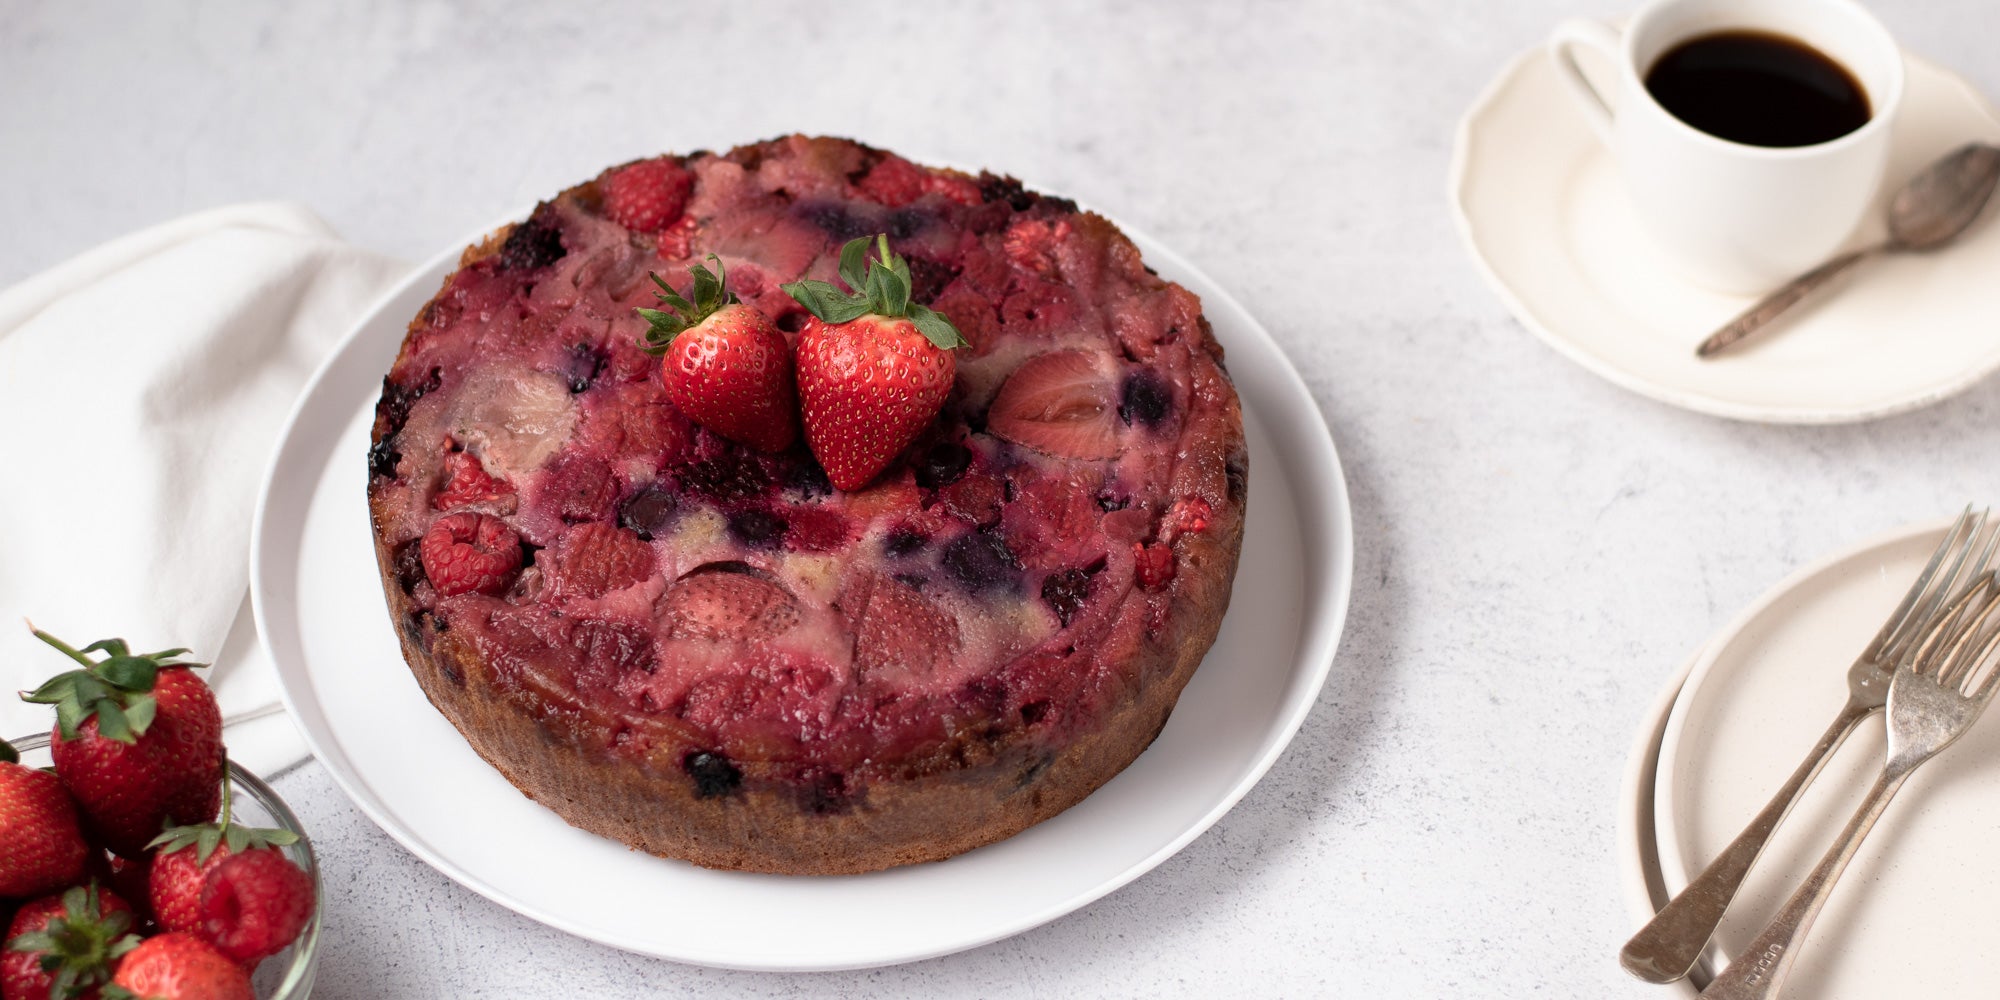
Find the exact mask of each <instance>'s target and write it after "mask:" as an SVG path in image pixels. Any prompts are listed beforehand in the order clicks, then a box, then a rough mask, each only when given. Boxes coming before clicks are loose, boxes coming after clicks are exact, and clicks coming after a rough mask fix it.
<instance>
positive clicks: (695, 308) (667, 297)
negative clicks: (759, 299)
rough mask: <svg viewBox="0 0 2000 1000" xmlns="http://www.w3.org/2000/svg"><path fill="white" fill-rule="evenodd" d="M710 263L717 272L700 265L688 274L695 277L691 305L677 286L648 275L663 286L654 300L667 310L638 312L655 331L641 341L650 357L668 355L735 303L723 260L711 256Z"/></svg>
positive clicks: (648, 332)
mask: <svg viewBox="0 0 2000 1000" xmlns="http://www.w3.org/2000/svg"><path fill="white" fill-rule="evenodd" d="M708 259H709V260H712V261H714V262H715V270H714V271H710V270H709V269H708V268H705V267H703V266H701V265H700V264H696V265H694V266H692V267H690V268H688V273H689V274H692V275H694V287H693V288H691V289H689V290H688V294H689V295H692V296H693V297H694V301H692V302H690V301H688V300H687V299H686V298H683V297H682V296H681V294H680V293H679V292H676V291H674V286H672V285H669V284H667V283H666V281H665V280H664V279H662V278H661V277H660V276H659V275H658V274H656V273H654V272H651V271H648V272H647V273H646V277H649V278H651V279H653V284H655V285H658V286H660V290H659V291H657V292H654V293H653V297H654V298H657V299H659V300H660V304H661V305H663V306H666V308H665V309H646V308H643V307H641V308H639V309H637V310H635V311H636V312H638V314H639V315H641V316H644V317H646V322H648V323H651V324H652V327H651V328H650V329H648V330H647V331H646V332H645V333H644V334H641V335H640V337H639V349H640V350H643V351H645V352H646V353H647V354H665V353H666V351H667V345H669V344H672V343H673V342H674V338H675V337H678V336H680V335H681V333H682V332H684V331H687V330H691V329H693V328H695V327H697V326H700V325H701V322H702V320H705V319H707V318H709V317H710V316H713V315H715V313H716V311H717V310H719V309H721V308H722V307H723V306H726V305H732V304H734V303H735V302H736V296H735V294H733V293H731V292H730V291H729V289H727V288H725V287H723V284H722V278H723V271H722V258H720V257H717V256H716V255H714V254H709V255H708Z"/></svg>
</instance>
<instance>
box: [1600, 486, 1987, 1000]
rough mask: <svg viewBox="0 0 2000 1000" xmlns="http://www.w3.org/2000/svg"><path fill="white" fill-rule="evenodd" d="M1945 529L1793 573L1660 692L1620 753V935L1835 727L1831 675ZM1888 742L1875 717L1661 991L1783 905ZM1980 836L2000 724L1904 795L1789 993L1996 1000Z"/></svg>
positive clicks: (1829, 997) (1847, 882) (1842, 694)
mask: <svg viewBox="0 0 2000 1000" xmlns="http://www.w3.org/2000/svg"><path fill="white" fill-rule="evenodd" d="M1947 524H1948V521H1942V520H1941V521H1936V522H1928V523H1924V524H1920V525H1913V526H1910V527H1908V528H1904V529H1902V530H1899V531H1895V532H1892V533H1890V534H1887V535H1883V536H1881V537H1879V538H1875V539H1871V540H1869V541H1867V542H1864V543H1862V544H1860V545H1857V546H1854V547H1853V548H1850V549H1847V550H1845V551H1842V552H1839V553H1837V554H1835V555H1833V556H1830V557H1828V558H1826V559H1824V560H1821V561H1820V562H1817V563H1815V564H1813V565H1811V566H1808V567H1806V568H1804V569H1802V570H1800V571H1798V572H1797V573H1794V574H1793V575H1792V576H1791V577H1789V578H1788V579H1786V580H1784V581H1783V582H1781V583H1779V584H1778V585H1777V586H1775V587H1773V588H1772V589H1771V590H1770V591H1768V592H1767V593H1765V594H1764V596H1763V597H1761V598H1760V599H1758V601H1757V602H1756V603H1754V604H1752V605H1751V606H1750V607H1749V608H1748V609H1747V610H1745V611H1744V612H1743V613H1742V614H1741V615H1739V616H1738V617H1737V618H1736V620H1735V621H1733V622H1731V623H1729V624H1728V625H1727V626H1725V627H1724V628H1723V629H1722V630H1721V631H1720V632H1718V633H1717V634H1716V635H1715V636H1713V637H1711V638H1710V639H1709V641H1708V642H1707V643H1705V644H1704V645H1703V647H1702V649H1701V651H1699V652H1697V653H1696V654H1695V655H1694V657H1693V658H1692V659H1691V660H1689V662H1688V663H1687V664H1686V666H1684V667H1683V668H1682V669H1681V670H1680V671H1679V672H1678V673H1677V675H1676V676H1675V677H1674V678H1673V679H1672V681H1670V682H1669V684H1668V685H1667V687H1666V689H1665V690H1664V691H1663V692H1662V693H1661V697H1660V699H1659V701H1658V703H1657V704H1656V705H1655V707H1654V709H1653V711H1652V712H1651V713H1649V715H1648V717H1647V719H1646V721H1645V723H1644V725H1643V726H1642V727H1641V729H1640V732H1639V733H1638V735H1637V737H1636V739H1635V742H1634V745H1633V750H1632V755H1631V759H1630V762H1629V764H1628V766H1627V770H1626V776H1625V784H1624V788H1623V803H1622V807H1621V810H1620V830H1619V861H1620V868H1621V874H1622V876H1623V883H1624V886H1623V887H1624V891H1625V895H1626V900H1627V902H1628V904H1629V906H1630V909H1631V916H1632V920H1633V927H1634V928H1635V929H1636V928H1637V927H1638V925H1639V924H1640V923H1642V922H1643V921H1644V920H1645V919H1646V918H1648V917H1650V916H1651V915H1652V914H1653V913H1654V912H1655V911H1656V910H1657V909H1658V907H1659V906H1661V905H1663V904H1664V902H1665V901H1666V899H1667V898H1668V897H1669V894H1671V893H1673V892H1676V891H1678V890H1679V889H1680V888H1681V887H1683V886H1685V885H1686V884H1687V883H1688V881H1689V880H1690V879H1691V878H1693V877H1694V876H1695V875H1696V874H1699V872H1700V871H1701V869H1702V867H1703V866H1705V865H1707V864H1708V862H1709V860H1710V859H1711V858H1713V857H1714V856H1715V855H1716V854H1717V853H1719V852H1720V851H1721V849H1722V847H1723V846H1724V845H1725V844H1727V843H1728V842H1729V841H1730V840H1731V839H1733V838H1734V837H1735V836H1736V834H1737V833H1738V832H1739V831H1740V830H1741V829H1742V827H1743V825H1744V824H1745V823H1746V822H1748V821H1749V819H1750V817H1752V816H1753V815H1755V814H1756V813H1757V811H1758V810H1759V809H1761V808H1762V807H1763V805H1764V803H1765V802H1766V801H1768V799H1769V797H1770V795H1771V793H1772V792H1773V791H1774V790H1776V789H1777V787H1778V786H1779V785H1780V784H1782V783H1783V782H1784V780H1785V778H1786V776H1788V775H1789V774H1790V773H1791V771H1792V769H1793V768H1795V767H1797V766H1798V764H1799V761H1800V760H1801V759H1803V757H1804V756H1805V753H1806V751H1807V750H1808V749H1809V748H1810V747H1811V746H1812V745H1813V743H1814V741H1815V740H1817V739H1818V738H1819V735H1820V734H1821V733H1822V732H1823V731H1824V730H1825V728H1826V726H1827V724H1828V723H1830V722H1832V721H1833V718H1834V716H1835V715H1836V714H1838V712H1839V711H1840V708H1841V706H1842V705H1843V704H1844V703H1845V702H1846V698H1847V685H1846V672H1847V668H1848V666H1849V665H1850V664H1852V663H1853V662H1854V659H1855V657H1856V656H1857V655H1858V654H1859V653H1860V652H1861V650H1862V649H1863V648H1864V647H1865V646H1866V645H1867V644H1868V641H1869V640H1870V639H1872V638H1873V637H1874V634H1875V632H1876V631H1877V630H1878V629H1880V628H1881V625H1882V622H1883V621H1884V619H1886V618H1887V617H1888V615H1889V613H1890V612H1891V611H1892V610H1894V608H1895V607H1896V605H1897V603H1898V602H1899V601H1900V600H1901V599H1902V596H1903V594H1904V592H1905V591H1906V590H1908V589H1909V585H1910V583H1911V582H1912V581H1913V580H1915V579H1916V577H1917V574H1918V573H1919V572H1920V571H1921V570H1922V568H1923V565H1924V562H1925V560H1926V559H1928V558H1929V556H1930V553H1931V552H1932V550H1934V549H1935V548H1936V547H1937V545H1938V543H1939V542H1940V541H1942V539H1943V537H1944V532H1945V529H1946V526H1947ZM1885 746H1886V745H1885V741H1884V737H1883V724H1882V718H1881V715H1880V713H1878V714H1877V715H1876V716H1874V717H1871V718H1869V719H1867V720H1865V721H1863V723H1862V724H1861V726H1860V728H1858V729H1857V730H1856V731H1855V732H1854V734H1853V735H1852V736H1851V737H1850V738H1849V739H1848V741H1847V743H1846V744H1845V745H1843V746H1842V747H1841V748H1840V749H1839V750H1838V751H1836V752H1835V754H1834V755H1833V758H1832V759H1831V760H1830V761H1829V762H1828V763H1827V765H1826V768H1825V770H1823V771H1822V772H1821V773H1820V775H1819V777H1818V778H1817V779H1815V781H1814V782H1813V784H1812V785H1811V786H1810V787H1809V788H1808V789H1807V790H1806V792H1805V794H1804V796H1803V797H1802V798H1801V799H1800V801H1799V802H1798V804H1797V805H1796V806H1795V807H1794V808H1793V810H1792V812H1791V814H1790V815H1789V816H1788V817H1786V819H1785V821H1784V823H1783V824H1782V825H1781V826H1780V827H1779V829H1778V832H1777V834H1776V835H1775V836H1774V837H1773V839H1772V841H1771V844H1770V845H1769V846H1768V847H1767V848H1766V849H1765V852H1764V854H1763V855H1762V856H1761V857H1760V858H1759V859H1758V861H1757V864H1756V866H1755V867H1754V868H1753V869H1752V870H1751V872H1750V877H1749V879H1748V880H1747V881H1746V882H1745V884H1744V887H1743V890H1742V892H1741V893H1740V894H1739V895H1738V897H1737V900H1736V902H1735V904H1734V905H1732V906H1731V908H1730V910H1729V913H1728V915H1727V916H1726V917H1725V918H1724V920H1723V923H1722V926H1721V927H1720V928H1719V929H1718V930H1717V932H1716V935H1715V940H1714V941H1713V942H1711V945H1710V949H1709V953H1708V955H1707V957H1706V959H1705V960H1704V962H1703V963H1702V965H1701V967H1698V968H1697V970H1696V973H1695V975H1694V976H1693V977H1691V980H1692V981H1691V982H1685V983H1682V984H1679V985H1677V986H1675V987H1674V990H1675V991H1677V995H1684V996H1691V995H1693V993H1694V991H1695V988H1696V987H1698V986H1699V985H1701V984H1704V983H1706V982H1707V979H1708V975H1709V972H1710V970H1713V969H1717V968H1721V967H1722V966H1723V965H1725V964H1727V962H1728V960H1729V957H1730V956H1731V955H1733V954H1735V952H1736V950H1737V949H1739V948H1740V947H1741V946H1742V945H1743V944H1744V943H1745V942H1747V941H1749V940H1750V939H1751V938H1752V937H1754V936H1755V935H1756V934H1757V933H1758V931H1760V930H1761V929H1762V928H1763V926H1764V924H1765V922H1766V921H1767V920H1769V918H1770V917H1771V915H1772V914H1773V913H1775V912H1776V911H1777V909H1778V908H1779V907H1780V906H1781V905H1783V903H1784V901H1785V899H1786V898H1787V897H1788V896H1789V895H1790V894H1791V893H1792V891H1793V890H1794V889H1795V888H1797V886H1798V884H1799V882H1800V881H1801V880H1802V879H1803V877H1804V875H1805V873H1806V872H1807V871H1809V870H1811V868H1812V866H1813V865H1814V864H1815V863H1817V862H1818V860H1819V858H1820V855H1821V854H1822V853H1824V852H1825V850H1826V849H1827V847H1828V846H1830V845H1831V844H1832V843H1833V841H1834V839H1835V838H1836V836H1837V835H1838V834H1839V832H1840V830H1841V828H1842V827H1843V825H1844V824H1845V823H1846V821H1847V819H1848V817H1849V816H1850V815H1851V814H1852V812H1853V810H1854V808H1855V807H1856V806H1857V805H1859V803H1860V801H1861V799H1862V797H1863V795H1864V794H1865V793H1866V791H1867V789H1868V787H1869V785H1870V784H1871V783H1872V782H1873V781H1874V778H1875V777H1876V775H1877V774H1878V773H1879V772H1880V769H1881V766H1882V761H1883V756H1884V752H1885ZM1997 833H2000V717H1994V718H1988V719H1985V720H1982V721H1981V722H1980V723H1979V724H1978V725H1976V726H1974V727H1973V729H1972V731H1971V732H1970V733H1968V734H1967V735H1966V736H1965V738H1964V739H1963V740H1961V741H1960V742H1959V743H1958V744H1956V745H1954V746H1952V747H1951V748H1949V749H1947V750H1945V751H1944V752H1943V753H1942V754H1940V755H1939V756H1938V757H1937V758H1936V759H1934V760H1933V761H1931V762H1930V763H1929V764H1927V765H1925V766H1924V767H1923V768H1922V769H1921V770H1919V771H1917V772H1916V775H1915V776H1914V777H1912V778H1911V779H1910V781H1909V783H1908V784H1907V785H1905V786H1904V787H1903V790H1902V792H1901V793H1900V794H1899V795H1898V796H1897V798H1896V800H1895V801H1894V802H1893V803H1892V804H1891V805H1890V807H1889V810H1888V812H1887V814H1886V815H1884V816H1883V817H1882V820H1881V822H1880V823H1879V824H1878V825H1877V826H1876V827H1875V829H1874V832H1873V833H1871V834H1870V835H1869V837H1868V839H1867V841H1866V842H1865V843H1863V845H1862V847H1861V850H1860V852H1859V853H1858V854H1857V855H1856V856H1855V858H1854V860H1853V862H1852V863H1851V865H1850V866H1849V867H1848V869H1847V872H1846V874H1845V875H1843V876H1842V877H1841V880H1840V883H1839V885H1838V886H1837V887H1836V888H1835V890H1834V893H1833V897H1832V899H1831V900H1830V901H1829V902H1828V903H1827V906H1826V909H1825V911H1823V912H1822V913H1821V914H1820V917H1819V920H1818V921H1817V922H1816V923H1815V924H1814V926H1813V929H1812V932H1811V934H1810V935H1809V936H1808V938H1807V940H1806V943H1805V945H1804V946H1803V948H1802V950H1801V951H1800V953H1799V956H1798V960H1797V965H1796V966H1795V967H1794V970H1793V973H1792V977H1791V979H1790V980H1788V982H1787V986H1786V990H1785V992H1786V995H1788V996H1800V997H1819V998H1825V1000H1840V998H1848V997H1853V998H1860V997H1871V998H1872V997H1884V996H1910V997H1947V996H1991V995H1993V993H1994V990H1995V987H1994V983H1996V982H2000V850H1996V846H2000V845H1996V843H1995V841H1996V836H1995V835H1996V834H1997ZM1663 995H1664V994H1663Z"/></svg>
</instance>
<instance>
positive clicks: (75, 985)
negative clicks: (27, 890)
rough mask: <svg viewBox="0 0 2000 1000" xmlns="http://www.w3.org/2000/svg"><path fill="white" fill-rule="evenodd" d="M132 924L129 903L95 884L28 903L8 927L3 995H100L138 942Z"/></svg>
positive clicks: (0, 958) (2, 957) (0, 974)
mask: <svg viewBox="0 0 2000 1000" xmlns="http://www.w3.org/2000/svg"><path fill="white" fill-rule="evenodd" d="M132 923H133V914H132V907H131V905H130V904H128V903H126V902H125V901H124V900H123V899H120V898H118V896H117V895H116V894H114V893H112V892H110V891H108V890H105V889H100V888H98V887H97V886H96V885H91V886H88V887H85V886H72V887H70V889H69V890H68V891H66V892H64V893H62V894H61V895H59V896H47V897H44V898H41V899H37V900H34V901H32V902H30V903H28V904H27V905H25V906H23V907H21V911H20V912H19V913H16V914H15V915H14V919H13V921H12V922H11V923H10V924H8V926H7V938H6V948H5V949H4V954H0V997H5V998H6V1000H16V998H21V1000H28V998H33V1000H43V998H58V997H70V998H83V1000H89V998H93V997H96V996H98V995H99V993H98V987H100V986H102V985H103V984H105V983H107V982H110V980H111V971H112V969H113V967H114V966H115V965H116V963H117V960H118V958H119V957H120V956H122V955H124V954H125V953H126V952H129V951H131V950H132V949H133V948H135V947H137V946H138V944H139V938H138V936H137V935H134V934H130V933H128V931H130V930H131V929H132Z"/></svg>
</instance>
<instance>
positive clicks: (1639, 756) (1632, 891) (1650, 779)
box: [1614, 642, 1708, 997]
mask: <svg viewBox="0 0 2000 1000" xmlns="http://www.w3.org/2000/svg"><path fill="white" fill-rule="evenodd" d="M1707 652H1708V645H1707V643H1706V642H1703V643H1702V644H1700V645H1697V646H1696V647H1695V648H1694V651H1693V652H1691V653H1689V654H1688V655H1687V656H1686V657H1685V658H1683V659H1682V660H1681V663H1680V666H1678V667H1675V668H1674V672H1673V674H1672V675H1671V676H1670V677H1669V678H1668V680H1667V682H1666V683H1665V684H1663V685H1661V687H1660V690H1659V693H1658V694H1655V695H1654V696H1653V701H1652V703H1651V704H1650V705H1648V706H1647V708H1646V713H1645V715H1643V716H1641V717H1640V722H1639V728H1638V730H1636V731H1635V732H1634V733H1633V736H1632V744H1631V747H1630V748H1629V749H1628V750H1626V752H1625V771H1624V774H1623V775H1622V776H1621V777H1620V778H1619V781H1618V826H1617V831H1616V833H1617V842H1616V844H1615V845H1614V850H1615V851H1616V852H1617V855H1618V881H1619V889H1620V890H1621V891H1622V892H1623V893H1624V896H1625V910H1626V915H1627V916H1628V917H1629V918H1630V919H1631V920H1632V929H1633V931H1634V932H1636V931H1637V930H1638V929H1639V928H1640V927H1643V926H1645V923H1646V921H1648V920H1651V919H1652V918H1653V915H1654V914H1656V913H1658V912H1660V909H1661V908H1662V907H1664V906H1665V905H1666V903H1667V900H1666V899H1665V898H1662V897H1661V896H1659V895H1656V894H1655V888H1654V885H1653V883H1654V882H1655V881H1657V882H1659V883H1661V884H1662V885H1664V884H1665V882H1666V878H1665V875H1664V874H1663V873H1662V872H1661V870H1660V856H1659V851H1658V841H1657V837H1656V834H1655V833H1654V823H1653V819H1654V812H1653V786H1654V780H1655V776H1656V773H1657V772H1658V770H1659V764H1660V741H1661V739H1662V738H1663V737H1664V736H1665V735H1666V731H1667V718H1668V716H1670V715H1672V714H1673V710H1674V705H1675V704H1676V703H1677V702H1679V701H1680V696H1681V692H1682V691H1683V690H1685V689H1686V688H1687V682H1688V675H1689V674H1690V673H1692V672H1693V671H1694V665H1695V663H1696V662H1697V661H1699V660H1700V659H1701V658H1702V656H1703V655H1704V654H1706V653H1707ZM1649 844H1650V845H1653V848H1654V849H1653V853H1652V854H1651V856H1650V858H1649V857H1648V854H1647V846H1648V845H1649ZM1707 979H1708V970H1707V969H1706V968H1704V967H1703V965H1702V962H1701V961H1700V960H1697V961H1696V963H1695V970H1694V971H1693V972H1692V973H1690V974H1689V975H1688V976H1687V977H1685V978H1682V979H1679V980H1676V981H1675V983H1674V987H1675V989H1676V991H1677V992H1679V993H1680V994H1681V995H1683V996H1688V997H1692V996H1694V995H1696V993H1698V992H1699V987H1700V985H1702V984H1705V983H1706V982H1707Z"/></svg>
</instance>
